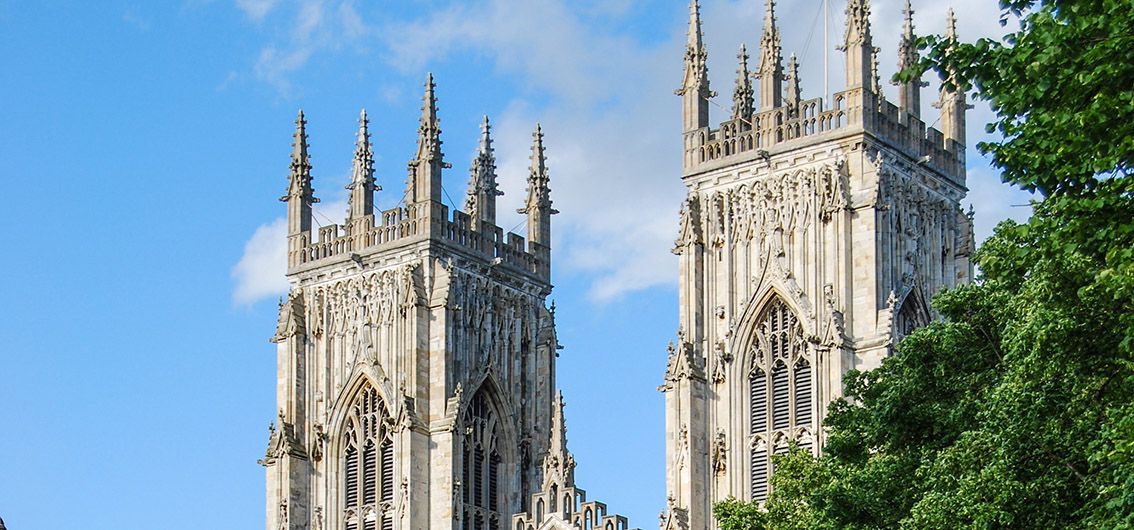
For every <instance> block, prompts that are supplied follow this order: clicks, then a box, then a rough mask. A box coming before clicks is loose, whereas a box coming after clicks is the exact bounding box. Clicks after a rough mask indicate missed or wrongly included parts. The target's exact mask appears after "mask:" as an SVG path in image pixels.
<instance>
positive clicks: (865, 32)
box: [842, 0, 875, 90]
mask: <svg viewBox="0 0 1134 530" xmlns="http://www.w3.org/2000/svg"><path fill="white" fill-rule="evenodd" d="M846 14H847V28H846V36H845V39H844V41H843V46H842V49H843V52H844V53H846V67H847V90H850V89H852V88H872V87H871V86H870V85H868V84H867V83H869V82H870V80H871V79H872V78H873V77H874V72H875V70H874V40H873V39H872V38H871V36H870V0H849V1H848V2H847V11H846Z"/></svg>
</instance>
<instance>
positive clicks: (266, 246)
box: [232, 200, 347, 305]
mask: <svg viewBox="0 0 1134 530" xmlns="http://www.w3.org/2000/svg"><path fill="white" fill-rule="evenodd" d="M346 207H347V204H346V201H345V200H337V201H332V202H327V203H319V204H317V205H316V209H315V218H316V219H328V218H333V219H338V218H339V217H341V216H342V213H343V212H344V211H345V210H346ZM286 274H287V218H285V217H279V218H277V219H275V220H273V221H272V222H270V223H267V224H263V225H260V226H259V227H257V228H256V231H255V232H253V233H252V237H250V238H248V241H247V242H246V243H244V253H243V254H242V255H241V256H240V261H238V262H236V265H235V266H233V268H232V279H233V283H234V288H233V292H232V301H233V303H235V304H237V305H246V304H252V303H255V302H258V301H260V300H263V299H265V298H271V297H273V296H279V295H282V294H284V293H286V292H287V290H288V281H287V277H286Z"/></svg>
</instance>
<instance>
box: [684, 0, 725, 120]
mask: <svg viewBox="0 0 1134 530" xmlns="http://www.w3.org/2000/svg"><path fill="white" fill-rule="evenodd" d="M675 93H676V94H677V95H679V96H681V97H682V102H683V105H682V122H683V124H684V128H685V132H689V131H695V130H697V129H702V128H704V127H708V126H709V98H711V97H713V96H715V95H716V94H714V93H713V91H712V90H710V89H709V54H708V52H706V51H705V42H704V36H703V35H702V34H701V6H700V5H698V3H697V0H691V1H690V2H689V38H688V42H687V43H686V46H685V77H684V78H683V79H682V82H681V88H679V89H677V90H676V91H675Z"/></svg>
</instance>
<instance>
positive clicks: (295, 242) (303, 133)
mask: <svg viewBox="0 0 1134 530" xmlns="http://www.w3.org/2000/svg"><path fill="white" fill-rule="evenodd" d="M280 201H283V202H286V203H287V234H288V267H295V266H297V265H299V264H300V263H301V261H302V250H303V247H304V246H305V245H306V244H307V242H308V241H309V239H310V236H311V205H312V204H315V203H317V202H319V199H316V198H315V190H314V188H312V187H311V157H310V156H309V155H308V153H307V120H306V119H305V118H304V116H303V111H302V110H300V111H299V115H298V116H297V117H296V118H295V137H294V140H293V143H292V147H291V164H290V174H289V175H288V184H287V193H285V194H284V196H283V197H280Z"/></svg>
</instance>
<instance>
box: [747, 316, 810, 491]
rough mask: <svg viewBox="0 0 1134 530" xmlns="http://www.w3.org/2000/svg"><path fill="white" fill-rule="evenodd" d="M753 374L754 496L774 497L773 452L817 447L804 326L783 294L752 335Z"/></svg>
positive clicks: (750, 409)
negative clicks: (792, 445)
mask: <svg viewBox="0 0 1134 530" xmlns="http://www.w3.org/2000/svg"><path fill="white" fill-rule="evenodd" d="M752 348H753V351H752V355H751V358H752V362H753V366H751V367H750V371H749V373H748V413H749V421H748V426H749V434H750V435H751V437H750V438H749V439H750V440H751V442H752V445H751V448H750V450H749V459H750V462H749V466H750V467H749V476H750V478H751V481H750V484H749V485H750V488H751V498H752V500H755V501H764V500H766V499H767V497H768V492H769V479H770V477H771V474H772V472H773V471H774V470H773V468H772V458H771V457H772V456H773V455H774V454H784V453H786V452H787V450H788V441H789V440H794V441H795V442H796V443H798V444H799V446H800V447H803V448H805V449H807V450H811V446H812V443H811V433H813V432H814V429H815V428H814V425H812V422H813V419H814V413H813V406H814V403H815V399H814V397H813V393H814V385H813V377H814V376H813V374H812V369H811V364H810V361H809V359H808V358H807V347H806V344H805V342H804V339H803V328H802V326H801V325H800V323H799V319H798V318H797V317H796V316H795V313H793V312H792V311H791V309H790V308H789V307H788V305H787V304H786V303H785V302H784V301H783V300H782V299H780V298H775V299H773V300H772V302H770V303H769V304H768V306H767V307H766V308H765V309H764V312H763V313H762V314H761V316H760V319H759V321H758V323H757V326H756V330H755V336H754V337H753V338H752Z"/></svg>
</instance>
